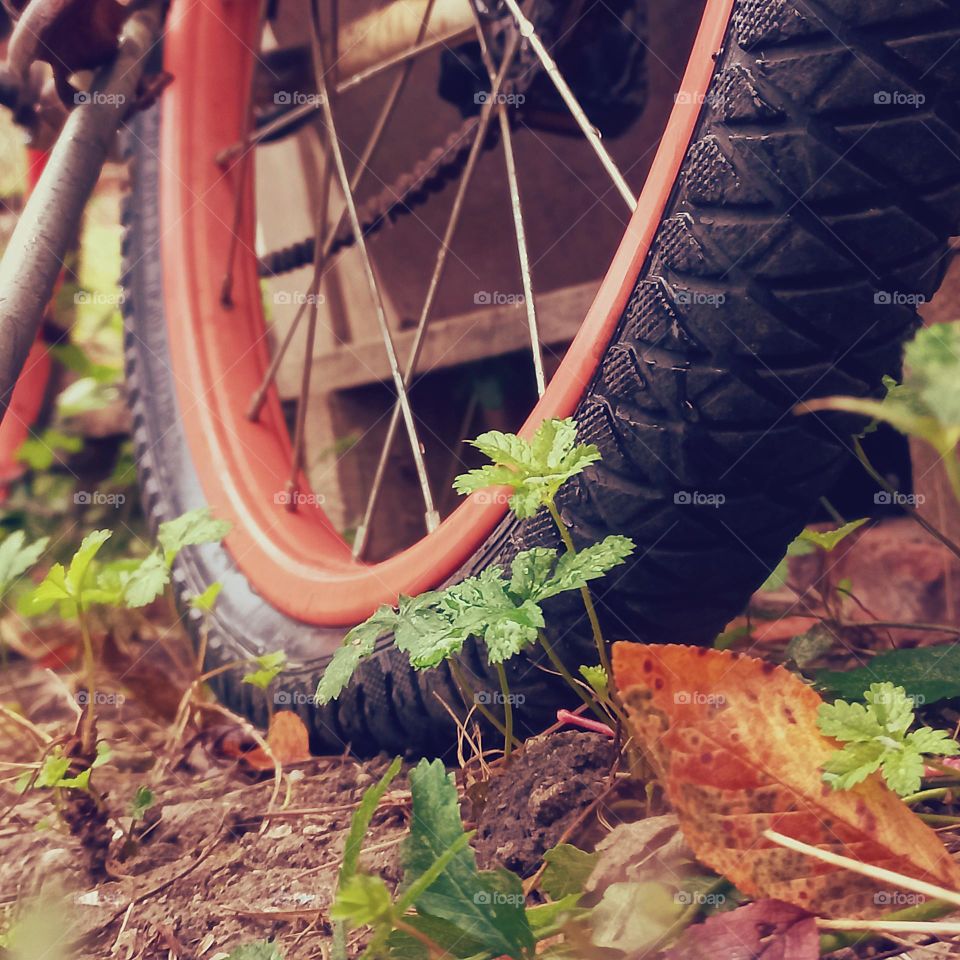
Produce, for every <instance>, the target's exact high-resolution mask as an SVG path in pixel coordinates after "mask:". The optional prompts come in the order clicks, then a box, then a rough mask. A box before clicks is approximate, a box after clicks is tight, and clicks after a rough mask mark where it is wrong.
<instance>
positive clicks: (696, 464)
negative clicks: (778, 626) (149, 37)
mask: <svg viewBox="0 0 960 960" xmlns="http://www.w3.org/2000/svg"><path fill="white" fill-rule="evenodd" d="M958 94H960V12H958V10H957V8H956V7H954V6H951V5H950V4H948V3H947V2H946V0H942V2H941V0H816V2H813V0H741V2H739V3H738V4H736V6H735V7H734V12H733V16H732V18H731V20H730V23H729V24H728V27H727V38H726V42H725V44H724V47H723V51H722V53H721V55H720V56H719V57H718V58H717V63H716V68H715V73H714V76H713V79H712V82H711V86H710V92H709V95H708V96H707V98H706V101H705V104H704V107H703V109H702V113H701V117H700V119H699V122H698V128H697V132H696V135H695V136H694V138H693V141H692V144H691V145H690V147H689V149H688V151H687V154H686V158H685V160H684V163H683V166H682V171H681V175H680V177H679V179H678V181H677V183H676V185H675V187H674V190H673V195H672V197H671V200H670V202H669V204H668V207H667V211H666V214H665V216H664V219H663V221H662V223H661V225H660V228H659V232H658V234H657V237H656V241H655V243H654V246H653V249H652V251H651V254H650V256H649V258H648V260H647V263H646V264H645V266H644V268H643V270H642V272H641V274H640V276H639V277H638V279H637V284H636V289H635V291H634V293H633V296H632V297H631V299H630V302H629V305H628V306H627V309H626V311H625V313H624V316H623V317H622V319H621V321H620V324H619V327H618V329H617V331H616V334H615V335H614V337H613V339H612V341H611V343H610V344H609V346H608V348H607V351H606V354H605V356H604V358H603V361H602V364H601V367H600V369H599V370H598V371H597V373H596V376H595V378H594V380H593V382H592V383H591V384H590V386H589V388H588V390H587V391H586V394H585V395H584V398H583V400H582V402H581V404H580V406H579V409H578V411H577V413H576V417H577V419H578V421H579V423H580V432H581V436H582V439H583V440H585V441H590V442H593V443H596V444H597V445H598V446H599V447H600V450H601V451H602V454H603V461H602V463H601V464H599V465H597V466H596V467H595V468H593V469H591V470H590V471H589V472H588V473H587V474H586V475H585V476H584V477H583V478H582V479H581V480H580V481H579V482H576V483H571V484H570V485H568V487H567V488H565V489H564V490H563V491H562V494H561V509H562V514H563V517H564V519H565V520H566V521H567V522H568V523H569V524H570V525H571V527H572V529H573V531H574V536H575V539H576V541H577V542H578V543H580V544H586V543H589V542H591V541H594V540H596V539H599V538H601V537H603V536H605V535H606V534H608V533H611V532H617V533H623V534H627V535H629V536H631V537H633V539H634V540H635V541H636V542H637V544H638V549H637V552H636V556H635V558H634V559H633V561H632V562H631V563H630V564H629V565H628V566H626V567H623V568H620V569H619V570H618V571H617V572H616V573H615V574H614V575H613V576H611V577H609V578H608V579H607V581H605V582H604V584H603V586H602V587H601V588H600V589H599V590H598V591H597V594H598V597H597V605H598V610H599V613H600V616H601V618H602V621H603V623H604V626H605V629H606V631H607V636H608V637H609V638H611V639H642V640H648V641H660V640H665V641H671V642H684V643H703V642H708V641H710V640H712V638H713V637H714V636H715V635H716V633H717V632H718V630H720V629H722V627H723V626H724V624H725V623H726V622H727V621H728V620H729V619H730V618H731V617H732V616H734V615H736V613H737V612H739V610H740V609H741V608H742V606H743V604H744V602H745V601H746V599H747V598H748V597H749V595H750V593H751V592H752V591H753V590H754V589H755V588H756V587H757V585H758V584H760V583H761V582H762V581H763V579H764V578H765V576H766V575H767V573H768V571H769V570H770V569H771V568H772V567H773V566H774V565H775V564H776V562H777V561H778V560H779V559H780V557H781V555H782V554H783V551H784V548H785V547H786V545H787V544H788V543H789V541H790V540H791V539H792V538H793V537H794V536H795V535H796V533H797V532H798V531H799V530H800V529H801V528H802V526H803V524H804V522H805V521H806V520H807V519H808V518H809V516H810V513H811V510H812V508H813V506H814V505H815V503H816V500H817V498H818V497H819V496H820V495H821V494H822V493H823V492H824V491H825V490H826V489H827V488H828V487H829V485H830V483H831V480H832V478H833V477H834V476H835V474H836V472H837V470H838V467H839V465H840V464H841V462H842V460H843V457H844V455H845V447H846V445H847V441H846V438H847V436H848V434H849V432H850V431H849V425H850V424H849V422H848V421H845V420H843V419H842V418H826V419H824V418H814V417H809V416H807V417H797V416H794V415H792V413H791V410H792V408H793V407H794V405H795V404H796V403H797V402H798V401H800V400H803V399H805V398H811V397H815V396H825V395H830V394H835V393H847V394H865V393H871V392H876V390H877V389H878V387H879V384H880V379H881V376H882V375H883V374H885V373H896V371H897V370H898V368H899V362H900V352H901V343H902V341H903V339H904V338H905V337H906V336H908V335H909V333H910V332H911V331H912V330H913V329H914V327H915V325H916V323H917V316H916V312H915V309H914V307H913V306H912V305H910V303H909V302H908V301H910V300H911V299H912V300H918V299H924V298H929V297H930V296H931V295H932V294H933V292H934V291H935V290H936V288H937V286H938V285H939V282H940V279H941V277H942V272H943V269H944V262H945V261H944V257H945V252H946V241H947V239H948V238H949V237H950V236H951V235H952V234H953V233H954V231H955V227H956V224H957V220H958V213H960V112H958ZM158 133H159V117H158V109H153V110H151V111H149V112H147V113H145V114H141V115H139V116H137V117H136V119H135V120H134V121H133V136H132V137H131V138H130V143H131V160H132V162H131V174H132V190H131V194H130V197H129V201H128V204H127V209H126V217H127V221H126V222H127V225H128V230H127V235H126V249H125V256H126V263H127V268H126V271H125V289H126V300H125V316H126V325H127V335H126V357H127V376H128V387H129V397H130V403H131V407H132V409H133V414H134V424H135V441H136V449H137V459H138V463H139V468H140V475H141V482H142V486H143V491H144V503H145V505H146V508H147V510H148V511H149V514H150V516H151V518H152V519H153V520H154V522H159V521H161V520H163V519H167V518H169V517H172V516H176V515H178V514H180V513H182V512H183V511H184V510H187V509H191V508H193V507H196V506H199V505H201V504H202V503H203V502H204V501H203V496H202V494H201V492H200V489H199V484H198V481H197V477H196V474H195V471H194V467H193V464H192V463H191V460H190V456H189V454H188V452H187V449H186V444H185V441H184V437H183V434H182V431H181V429H180V427H179V413H178V411H177V402H176V398H175V396H174V389H173V380H172V374H171V372H170V370H169V368H168V366H167V356H168V353H167V349H166V319H165V316H164V305H163V298H162V295H161V290H162V284H161V278H162V264H161V263H160V261H159V259H158V257H157V255H156V254H155V252H154V251H155V250H157V249H158V248H159V247H158V239H159V223H158V197H157V167H158V161H157V144H158ZM882 294H887V296H883V295H882ZM711 495H712V499H713V501H714V502H713V503H708V502H705V500H704V497H706V498H707V499H708V500H709V499H710V498H711ZM720 498H722V502H720V503H717V502H716V501H717V500H719V499H720ZM554 543H555V534H554V532H553V530H552V528H551V525H550V522H549V518H547V517H546V516H541V517H537V518H534V519H533V520H530V521H527V522H523V523H519V522H516V521H505V522H504V523H503V524H502V525H501V526H500V528H499V529H498V530H497V531H496V532H495V533H494V535H493V536H491V538H490V539H489V541H488V542H487V544H486V545H485V546H484V548H483V549H482V550H480V551H479V552H478V554H477V556H476V557H475V558H474V559H473V560H472V562H471V563H470V564H469V565H468V566H467V567H466V568H465V569H464V570H463V571H461V576H462V575H466V574H469V573H472V572H475V571H476V570H478V569H480V568H482V567H484V566H485V565H487V564H489V563H493V562H500V563H509V560H510V557H511V556H512V555H513V554H514V553H515V552H516V551H517V550H519V549H524V548H527V547H530V546H533V545H536V544H554ZM175 578H176V584H177V587H178V590H179V591H181V593H182V592H183V591H184V590H186V591H189V592H196V591H198V590H200V589H202V588H203V587H204V586H206V585H207V584H208V583H210V582H211V581H213V580H220V581H221V582H222V583H223V585H224V587H223V591H222V594H221V598H220V601H219V603H218V605H217V611H216V616H215V619H214V621H213V623H212V626H211V630H210V638H209V649H210V656H211V661H212V662H211V665H212V666H216V664H217V663H218V662H224V661H228V660H232V659H235V658H236V657H237V656H248V655H250V654H256V653H259V652H264V651H266V650H270V649H276V648H278V647H283V648H284V649H286V651H287V653H288V655H289V657H290V659H291V661H292V664H293V668H292V669H291V670H289V671H287V672H286V673H285V674H283V675H282V679H281V680H280V681H279V683H280V689H279V690H278V691H277V699H278V702H280V703H281V704H286V705H288V706H290V707H291V708H293V709H296V710H298V711H299V712H300V714H301V715H302V716H303V718H304V720H305V721H306V722H307V724H308V726H309V728H310V729H311V731H312V735H313V737H314V747H315V748H316V749H318V750H319V749H323V750H341V749H343V747H344V746H345V745H347V744H349V745H350V746H351V747H352V748H353V749H354V750H355V751H356V752H358V753H361V754H364V753H370V752H375V751H377V750H379V749H385V750H390V751H399V752H403V751H410V752H426V753H442V752H444V751H447V750H449V749H450V748H451V746H452V744H453V742H454V734H455V727H454V725H453V723H452V721H451V720H450V717H449V716H448V714H447V712H446V710H445V709H444V707H443V705H442V704H441V702H440V701H441V700H446V701H447V702H448V703H450V704H456V703H458V702H459V698H458V696H457V693H456V690H455V688H454V686H453V685H452V683H451V682H450V677H449V676H448V674H447V672H446V670H445V669H438V670H435V671H431V672H429V673H425V674H414V673H413V672H412V671H411V670H410V668H409V666H408V665H407V664H406V662H405V658H403V657H401V656H398V655H397V654H396V653H395V652H394V651H393V650H391V649H389V648H385V649H383V651H382V652H381V653H379V654H378V656H377V657H376V658H374V659H372V660H371V661H370V662H368V663H367V664H366V665H365V666H364V667H363V669H362V670H361V671H360V673H359V675H358V678H357V680H356V682H355V683H354V684H353V685H352V686H351V688H350V689H349V690H348V691H347V692H346V693H345V694H344V696H343V697H342V698H341V700H340V701H339V702H338V703H336V704H334V705H332V706H330V707H328V708H324V709H317V708H315V706H314V705H313V704H312V703H311V701H310V698H311V697H312V694H313V691H314V689H315V685H316V682H317V678H318V676H319V675H320V673H321V672H322V669H323V666H324V664H325V662H326V659H325V658H324V657H322V656H318V650H324V649H326V650H330V649H331V644H332V643H335V642H337V641H338V640H339V638H340V633H339V632H336V631H330V630H318V629H315V628H313V627H308V626H305V625H303V624H300V623H297V622H295V621H293V620H291V619H289V618H288V617H286V616H284V615H282V614H280V613H279V612H277V611H276V610H274V609H272V608H271V607H269V606H268V605H267V604H266V603H264V602H263V601H262V600H261V599H260V598H259V597H257V595H256V594H255V593H254V592H253V590H252V589H251V588H250V586H249V584H248V583H247V581H246V580H245V578H244V577H243V576H242V575H241V574H240V573H239V572H238V571H237V569H236V568H235V567H234V565H233V563H232V561H231V559H230V557H229V555H228V554H227V553H226V552H225V551H224V550H223V549H221V548H220V547H218V546H209V547H204V548H201V549H197V550H191V551H190V552H189V554H187V555H185V556H184V557H183V558H182V560H181V561H180V562H178V564H177V566H176V570H175ZM578 604H579V600H578V599H571V600H565V599H564V600H561V598H557V600H556V601H555V602H554V603H553V606H552V608H551V610H550V611H549V614H550V616H549V617H548V620H549V622H550V630H551V635H552V637H553V641H554V644H555V645H556V647H557V648H558V649H559V650H560V651H561V652H562V654H563V656H564V657H565V659H567V660H568V662H569V663H570V664H571V665H572V666H576V665H577V664H579V663H592V662H595V661H596V655H595V653H592V652H591V651H592V643H591V641H590V638H589V631H587V630H586V628H585V623H584V618H583V613H582V610H581V609H580V607H579V605H578ZM194 623H195V624H196V621H194ZM341 632H342V631H341ZM468 658H469V662H470V664H471V667H472V669H473V670H474V671H475V674H476V677H477V678H479V679H478V680H477V683H478V686H479V687H480V688H481V689H485V690H486V689H495V688H496V687H495V684H494V683H491V681H490V680H489V679H485V678H486V676H487V669H486V667H485V664H484V663H483V661H482V658H481V657H480V656H479V655H478V653H477V651H476V650H471V651H469V652H468ZM510 667H511V669H510V673H511V686H512V689H513V690H514V691H515V693H516V694H518V698H523V700H522V702H521V703H520V704H519V705H518V710H517V713H518V717H519V721H520V724H521V729H531V728H536V727H538V726H541V725H543V724H545V723H547V722H549V721H550V720H551V718H552V715H553V711H554V710H555V708H556V707H557V706H558V705H560V704H562V703H563V702H564V701H565V700H566V694H565V692H564V690H563V688H562V687H561V688H559V689H558V687H557V685H556V684H555V683H554V682H553V680H552V678H550V677H549V676H548V675H547V674H546V673H544V672H543V671H541V670H540V669H539V668H538V665H537V664H536V663H535V662H533V661H527V660H518V661H515V662H512V663H511V665H510ZM218 683H219V693H220V695H221V696H222V697H223V699H224V700H225V702H226V703H228V704H229V705H230V706H232V707H234V708H235V709H238V710H240V711H242V712H243V713H246V714H247V715H249V716H251V717H252V718H254V719H255V720H258V721H261V722H262V720H263V718H264V709H265V707H264V704H263V702H262V699H261V698H260V696H259V694H258V692H257V691H256V690H254V689H253V688H251V687H249V686H247V685H243V684H241V683H240V682H239V675H234V674H233V673H229V674H226V675H224V676H222V677H221V678H219V681H218Z"/></svg>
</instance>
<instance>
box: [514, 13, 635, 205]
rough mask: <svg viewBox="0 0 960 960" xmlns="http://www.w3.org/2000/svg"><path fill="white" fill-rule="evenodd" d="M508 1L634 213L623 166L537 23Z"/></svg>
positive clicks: (631, 195) (548, 72)
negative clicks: (594, 124)
mask: <svg viewBox="0 0 960 960" xmlns="http://www.w3.org/2000/svg"><path fill="white" fill-rule="evenodd" d="M504 3H506V5H507V8H508V9H509V10H510V13H511V14H512V15H513V18H514V20H516V21H517V27H518V28H519V30H520V34H521V36H523V38H524V39H525V40H527V41H529V43H530V46H531V47H532V48H533V52H534V53H535V54H536V55H537V57H538V59H539V60H540V63H541V64H542V65H543V69H544V70H546V71H547V75H548V76H549V77H550V79H551V80H552V81H553V85H554V86H555V87H556V88H557V93H559V94H560V96H561V97H562V98H563V102H564V103H565V104H566V105H567V109H569V111H570V113H571V114H572V115H573V119H574V120H576V122H577V125H578V126H579V127H580V130H581V131H582V132H583V135H584V136H585V137H586V138H587V142H588V143H589V144H590V146H591V147H593V152H594V153H595V154H596V155H597V156H598V157H599V158H600V162H601V163H602V164H603V167H604V169H605V170H606V171H607V173H608V174H609V175H610V179H611V180H612V181H613V185H614V186H615V187H616V188H617V191H618V192H619V194H620V196H621V197H623V200H624V203H626V205H627V206H628V207H629V208H630V212H631V213H632V212H633V211H634V209H636V206H637V198H636V197H635V196H634V195H633V192H632V191H631V190H630V187H629V186H628V185H627V181H626V180H625V179H624V178H623V174H622V173H621V172H620V170H619V168H618V167H617V165H616V163H615V162H614V160H613V157H611V156H610V154H609V153H607V148H606V147H605V146H604V145H603V143H602V141H601V140H600V134H599V133H598V132H597V130H596V128H595V127H594V126H593V124H592V123H590V120H589V118H588V117H587V115H586V114H585V113H584V112H583V107H581V106H580V104H579V102H578V101H577V98H576V97H575V96H574V94H573V91H572V90H571V89H570V87H569V86H567V81H566V80H564V79H563V74H561V73H560V68H559V67H558V66H557V64H556V62H555V61H554V59H553V57H551V56H550V54H549V53H548V51H547V48H546V47H545V46H544V45H543V43H542V42H541V40H540V38H539V37H538V36H537V31H536V30H535V29H534V26H533V24H532V23H531V22H530V21H529V20H528V19H527V18H526V17H525V16H524V15H523V11H522V10H521V9H520V7H519V5H518V4H517V0H504Z"/></svg>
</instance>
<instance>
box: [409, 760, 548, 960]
mask: <svg viewBox="0 0 960 960" xmlns="http://www.w3.org/2000/svg"><path fill="white" fill-rule="evenodd" d="M410 787H411V792H412V794H413V815H412V820H411V824H410V836H409V838H408V840H407V842H406V844H405V845H404V853H403V861H404V886H406V887H409V886H411V885H412V884H413V882H414V881H415V880H416V878H417V877H419V876H421V875H422V874H424V873H425V872H426V871H427V870H429V869H430V868H431V866H432V865H433V864H434V863H435V861H436V860H437V859H438V858H439V857H440V856H441V855H443V854H444V852H445V851H447V850H448V849H449V848H450V847H452V846H453V844H454V843H455V842H456V841H458V840H459V838H460V837H462V835H463V833H464V830H463V823H462V821H461V819H460V809H459V804H458V800H457V789H456V786H455V785H454V783H453V780H452V778H451V777H450V776H448V775H447V772H446V770H445V769H444V767H443V764H442V763H441V762H440V761H439V760H435V761H433V762H429V761H427V760H422V761H421V762H420V763H419V765H418V766H417V767H415V768H414V770H413V771H411V774H410ZM415 905H416V907H417V910H418V911H419V912H421V913H426V914H429V915H430V916H432V917H438V918H440V919H442V920H447V921H449V922H450V923H452V924H453V925H454V926H456V927H458V928H459V929H461V930H463V931H464V933H466V934H467V936H469V937H472V938H474V939H476V940H478V941H479V942H481V943H482V944H483V946H484V949H485V950H486V951H488V952H489V953H490V954H491V955H492V956H500V955H507V956H510V957H515V958H518V957H520V956H521V954H522V953H523V952H524V951H526V950H530V949H532V947H533V943H534V941H533V934H532V932H531V930H530V925H529V923H528V922H527V918H526V914H525V912H524V905H523V892H522V886H521V884H520V880H519V878H518V877H515V876H513V875H512V874H505V872H499V873H493V874H481V873H480V872H479V871H478V870H477V864H476V858H475V856H474V853H473V851H472V850H471V849H470V848H469V847H463V848H462V849H461V850H459V852H458V853H457V854H456V855H455V856H454V857H453V858H452V859H451V860H450V862H449V863H448V864H447V866H446V868H445V869H444V871H443V872H442V873H441V874H440V876H439V877H438V878H437V879H436V880H435V881H434V882H433V883H432V884H431V885H430V886H429V887H428V888H427V889H426V890H425V891H424V892H423V893H422V894H420V895H419V896H418V897H417V899H416V904H415Z"/></svg>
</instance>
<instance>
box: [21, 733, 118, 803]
mask: <svg viewBox="0 0 960 960" xmlns="http://www.w3.org/2000/svg"><path fill="white" fill-rule="evenodd" d="M110 756H111V750H110V745H109V744H108V743H106V742H105V741H103V740H101V741H100V742H99V743H98V744H97V755H96V759H94V761H93V763H91V764H90V766H88V767H85V768H84V769H83V770H81V771H80V772H79V773H78V774H76V775H75V776H69V775H68V774H69V773H70V767H71V764H72V760H71V758H70V757H67V756H65V755H64V753H63V750H62V749H61V748H60V747H55V748H54V749H53V751H52V752H51V753H49V754H47V756H46V757H44V758H43V760H42V761H41V763H40V765H39V767H37V768H36V769H34V770H27V771H26V772H25V773H22V774H21V775H20V777H19V778H18V779H17V781H16V783H15V785H14V789H15V790H16V792H17V793H26V792H27V790H31V789H32V790H89V789H90V771H91V770H92V769H94V768H95V767H100V766H103V764H105V763H106V762H107V761H108V760H109V759H110Z"/></svg>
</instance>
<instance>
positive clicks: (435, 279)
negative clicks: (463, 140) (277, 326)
mask: <svg viewBox="0 0 960 960" xmlns="http://www.w3.org/2000/svg"><path fill="white" fill-rule="evenodd" d="M518 46H519V38H518V37H517V35H516V34H514V35H513V36H512V37H511V38H510V40H509V41H508V44H507V49H506V51H505V52H504V57H503V62H502V63H501V65H500V70H499V72H498V73H497V75H496V77H495V79H494V81H493V83H492V89H491V93H490V96H489V97H488V98H487V99H486V100H485V101H484V104H483V106H482V107H481V110H480V121H479V123H478V124H477V133H476V136H475V138H474V141H473V143H472V144H471V147H470V154H469V155H468V157H467V162H466V164H465V166H464V168H463V174H462V175H461V177H460V183H459V185H458V186H457V193H456V196H455V197H454V200H453V206H452V208H451V210H450V216H449V218H448V219H447V226H446V230H445V231H444V234H443V239H442V240H441V241H440V248H439V249H438V250H437V259H436V261H435V263H434V267H433V274H432V276H431V277H430V284H429V286H428V287H427V295H426V298H425V299H424V303H423V309H422V310H421V311H420V317H419V319H418V321H417V327H416V331H415V332H414V335H413V343H412V344H411V345H410V353H409V355H408V357H407V365H406V370H405V371H404V375H403V382H404V385H405V386H409V385H410V383H411V381H412V379H413V375H414V373H415V372H416V368H417V361H418V360H419V359H420V350H421V348H422V346H423V339H424V334H425V333H426V330H427V327H428V326H429V323H430V319H431V314H432V311H433V303H434V300H435V299H436V294H437V289H438V287H439V286H440V280H441V278H442V276H443V272H444V269H445V268H446V264H447V257H448V255H449V253H450V245H451V243H452V242H453V236H454V233H455V232H456V229H457V226H458V225H459V223H460V216H461V214H462V212H463V201H464V197H465V196H466V193H467V188H468V187H469V185H470V181H471V179H472V178H473V173H474V170H475V169H476V166H477V161H478V159H479V158H480V153H481V152H482V149H483V143H484V141H485V140H486V138H487V131H488V130H489V127H490V118H491V116H492V115H493V108H494V105H495V103H496V101H497V96H498V94H499V92H500V87H501V84H502V83H503V78H504V77H505V76H506V73H507V71H508V69H509V68H510V64H511V63H512V62H513V58H514V55H515V54H516V52H517V47H518ZM400 412H401V411H400V408H399V406H396V405H395V406H394V408H393V411H392V413H391V415H390V422H389V424H388V425H387V434H386V438H385V439H384V443H383V446H382V448H381V450H380V458H379V460H378V461H377V469H376V472H375V473H374V477H373V485H372V486H371V488H370V494H369V496H368V498H367V506H366V509H365V511H364V514H363V520H362V522H361V523H360V526H359V527H358V528H357V534H356V536H355V537H354V540H353V555H354V557H360V556H361V555H362V554H363V551H364V550H365V548H366V545H367V538H368V536H369V532H370V523H371V521H372V519H373V512H374V510H375V509H376V505H377V500H378V499H379V497H380V491H381V489H382V487H383V481H384V477H385V475H386V466H387V460H388V459H389V457H390V452H391V449H392V447H393V440H394V437H395V435H396V431H397V427H398V425H399V420H400Z"/></svg>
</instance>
